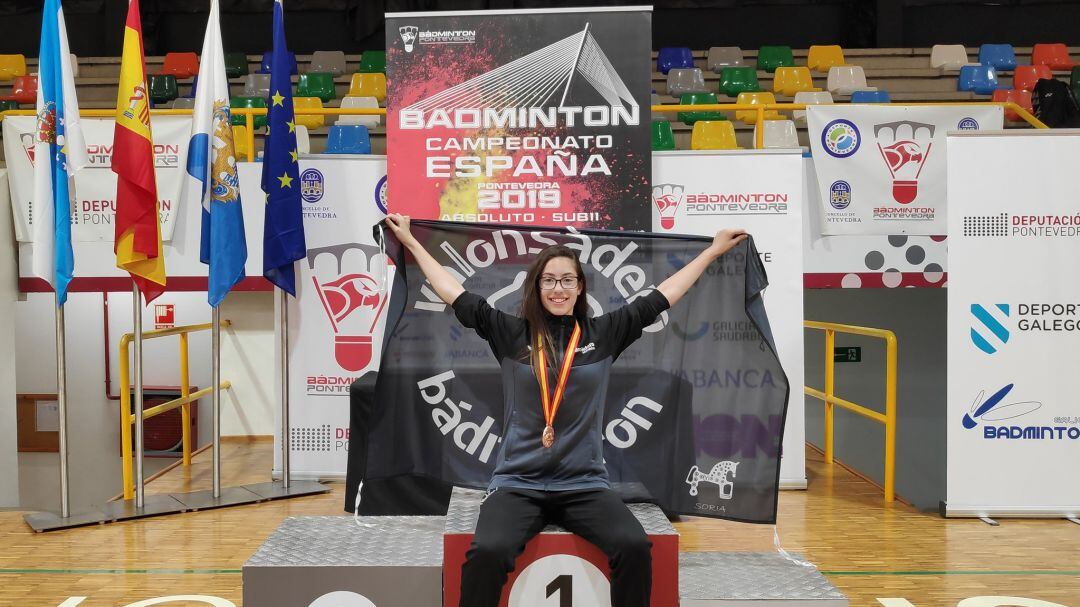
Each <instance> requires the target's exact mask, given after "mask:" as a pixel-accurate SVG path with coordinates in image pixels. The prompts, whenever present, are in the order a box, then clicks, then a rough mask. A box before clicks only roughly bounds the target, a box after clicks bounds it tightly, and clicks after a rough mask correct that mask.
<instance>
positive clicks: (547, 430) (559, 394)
mask: <svg viewBox="0 0 1080 607" xmlns="http://www.w3.org/2000/svg"><path fill="white" fill-rule="evenodd" d="M579 341H581V325H579V324H577V323H576V322H575V323H574V332H573V333H571V334H570V342H569V343H567V344H566V353H565V354H563V362H562V367H561V368H560V369H559V381H558V382H557V383H556V384H555V396H554V397H552V396H550V395H549V394H548V376H547V360H546V356H545V354H544V341H543V339H539V340H537V347H538V348H539V358H540V361H539V362H540V397H541V401H542V404H543V407H544V421H545V422H547V425H545V426H544V432H543V434H541V435H540V444H542V445H543V446H544V448H545V449H550V448H551V446H552V445H554V444H555V413H556V412H557V411H558V410H559V405H560V404H562V398H563V394H565V393H566V383H567V381H569V379H570V366H571V365H572V364H573V363H574V355H575V354H576V352H575V350H577V345H578V342H579Z"/></svg>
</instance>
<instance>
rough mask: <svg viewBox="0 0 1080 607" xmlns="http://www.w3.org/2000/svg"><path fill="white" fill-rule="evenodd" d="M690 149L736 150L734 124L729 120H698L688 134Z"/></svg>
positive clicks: (737, 145)
mask: <svg viewBox="0 0 1080 607" xmlns="http://www.w3.org/2000/svg"><path fill="white" fill-rule="evenodd" d="M690 149H691V150H737V149H739V144H738V143H737V142H736V141H735V125H733V124H731V121H729V120H699V121H698V122H696V123H694V131H693V133H691V134H690Z"/></svg>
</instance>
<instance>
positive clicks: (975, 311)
mask: <svg viewBox="0 0 1080 607" xmlns="http://www.w3.org/2000/svg"><path fill="white" fill-rule="evenodd" d="M971 320H972V326H971V332H970V336H971V343H973V344H975V347H976V348H978V349H980V350H982V351H983V352H986V353H987V354H994V353H995V352H997V351H998V350H999V349H1000V348H1001V346H1003V345H1005V344H1006V343H1008V342H1009V328H1008V327H1007V326H1005V325H1006V323H1007V322H1008V320H1009V304H995V305H992V306H990V305H987V306H984V305H982V304H971Z"/></svg>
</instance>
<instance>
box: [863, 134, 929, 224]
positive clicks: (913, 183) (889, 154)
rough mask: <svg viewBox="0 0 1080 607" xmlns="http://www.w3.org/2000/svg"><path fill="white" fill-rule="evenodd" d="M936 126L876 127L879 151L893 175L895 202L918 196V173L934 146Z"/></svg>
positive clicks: (904, 202)
mask: <svg viewBox="0 0 1080 607" xmlns="http://www.w3.org/2000/svg"><path fill="white" fill-rule="evenodd" d="M934 128H935V127H934V125H932V124H925V123H922V122H911V121H909V120H901V121H898V122H888V123H885V124H875V125H874V136H875V137H876V138H877V146H878V151H879V152H881V158H882V159H883V160H884V161H885V166H887V167H888V168H889V173H890V174H891V175H892V179H893V187H892V194H893V200H895V201H896V202H899V203H900V204H908V203H910V202H911V201H913V200H915V198H916V197H917V196H918V195H919V174H921V173H922V169H923V166H924V165H925V164H926V159H927V158H929V157H930V148H931V147H933V141H932V140H933V138H934Z"/></svg>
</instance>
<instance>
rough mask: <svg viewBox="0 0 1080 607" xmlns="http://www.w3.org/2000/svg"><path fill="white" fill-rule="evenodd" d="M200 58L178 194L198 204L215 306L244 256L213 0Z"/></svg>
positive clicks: (240, 273)
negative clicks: (196, 88) (200, 208)
mask: <svg viewBox="0 0 1080 607" xmlns="http://www.w3.org/2000/svg"><path fill="white" fill-rule="evenodd" d="M201 61H202V63H200V67H199V87H198V90H197V92H196V94H195V109H194V110H193V112H192V122H191V142H190V144H189V145H188V159H187V173H188V174H187V176H186V177H185V178H184V192H183V194H182V196H181V199H182V200H183V201H184V202H185V204H196V205H199V206H201V207H202V241H201V246H200V249H199V259H200V261H202V262H203V263H205V264H208V265H209V266H210V279H209V281H208V285H207V294H206V296H207V301H209V303H210V305H211V306H213V307H217V306H218V304H220V303H221V302H222V300H224V299H225V296H226V295H228V293H229V289H232V288H233V286H234V285H235V284H236V283H238V282H240V280H241V279H243V278H244V263H245V262H246V261H247V238H246V237H245V235H244V212H243V207H242V206H241V203H240V181H239V179H238V178H237V176H236V148H235V147H234V146H233V132H232V124H231V120H232V117H231V115H230V112H229V79H228V77H227V76H226V75H225V53H224V51H223V50H222V45H221V22H220V17H219V10H218V0H212V2H211V3H210V19H209V21H207V23H206V37H205V38H204V39H203V48H202V58H201Z"/></svg>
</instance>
